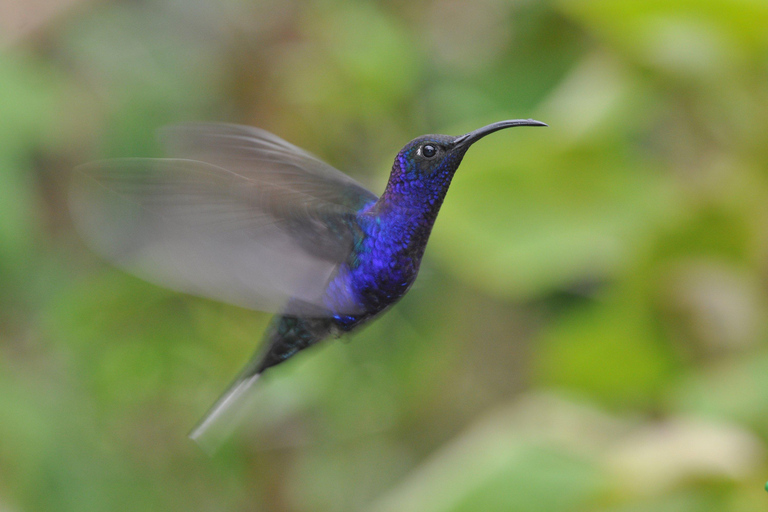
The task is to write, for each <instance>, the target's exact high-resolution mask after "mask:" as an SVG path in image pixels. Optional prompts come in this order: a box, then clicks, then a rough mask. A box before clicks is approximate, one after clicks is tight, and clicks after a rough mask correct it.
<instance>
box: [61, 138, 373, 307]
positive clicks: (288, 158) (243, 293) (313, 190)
mask: <svg viewBox="0 0 768 512" xmlns="http://www.w3.org/2000/svg"><path fill="white" fill-rule="evenodd" d="M165 135H166V140H167V141H168V144H169V149H170V151H171V153H172V154H175V155H187V156H188V158H172V159H124V160H111V161H105V162H97V163H94V164H90V165H87V166H84V167H82V168H80V169H78V171H79V172H77V173H76V176H75V179H74V181H73V196H72V210H73V213H74V216H75V219H76V222H77V224H78V226H79V228H80V229H81V231H82V232H83V234H84V235H85V237H86V238H87V239H88V240H89V241H90V242H91V244H92V245H93V247H94V248H95V249H96V250H97V251H98V252H100V253H101V254H103V255H105V256H106V257H108V258H109V259H111V260H113V261H114V262H115V263H116V264H118V265H119V266H121V267H122V268H124V269H126V270H128V271H130V272H132V273H135V274H137V275H139V276H141V277H143V278H145V279H148V280H150V281H153V282H156V283H159V284H161V285H164V286H168V287H170V288H173V289H176V290H180V291H184V292H187V293H192V294H195V295H200V296H205V297H210V298H213V299H217V300H221V301H224V302H230V303H233V304H237V305H241V306H244V307H248V308H252V309H260V310H265V311H285V306H286V303H287V301H288V299H289V298H294V299H299V300H298V301H296V300H294V301H292V302H291V303H292V304H302V302H303V303H304V304H303V305H301V306H298V305H297V306H296V307H297V308H298V307H301V308H303V309H302V310H301V311H288V312H293V313H303V314H307V312H308V311H311V310H313V308H312V306H319V307H321V308H322V307H324V305H325V304H324V302H323V300H322V295H323V291H324V290H325V286H326V284H327V282H328V280H329V279H330V278H331V277H332V276H333V274H334V272H335V271H336V270H337V268H338V265H339V264H340V263H341V262H343V261H344V260H345V259H346V258H347V256H348V255H349V253H350V251H351V250H352V247H353V245H354V243H355V238H356V237H358V236H359V228H358V226H357V224H356V222H355V220H354V219H355V213H356V212H357V210H359V209H360V208H361V207H362V206H364V205H366V204H369V203H370V202H373V201H375V200H376V196H375V195H374V194H372V193H371V192H369V191H367V190H366V189H365V188H363V187H362V186H361V185H359V184H357V183H356V182H355V181H354V180H352V179H351V178H349V177H347V176H346V175H344V174H342V173H341V172H339V171H337V170H336V169H334V168H332V167H330V166H328V165H327V164H325V163H323V162H321V161H320V160H318V159H316V158H314V157H313V156H311V155H309V154H308V153H306V152H304V151H302V150H301V149H299V148H296V147H295V146H292V145H290V144H288V143H287V142H285V141H283V140H281V139H279V138H278V137H275V136H274V135H271V134H268V133H267V132H262V131H260V130H256V129H250V128H245V127H238V126H231V125H189V126H182V127H177V128H171V129H168V130H167V131H166V134H165ZM339 299H340V300H341V304H340V305H338V307H339V309H340V312H346V313H354V312H356V311H357V307H356V305H355V303H354V301H353V300H352V299H351V298H345V297H340V298H339Z"/></svg>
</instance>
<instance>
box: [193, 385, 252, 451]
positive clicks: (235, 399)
mask: <svg viewBox="0 0 768 512" xmlns="http://www.w3.org/2000/svg"><path fill="white" fill-rule="evenodd" d="M260 376H261V373H255V374H250V375H248V374H246V375H240V376H238V378H237V379H235V382H233V383H232V385H231V386H230V387H229V389H227V391H226V392H225V393H224V394H223V395H221V397H220V398H219V399H218V400H217V401H216V403H215V404H213V406H212V407H211V408H210V409H209V410H208V412H207V413H206V414H205V416H203V419H202V420H200V422H199V423H198V424H197V426H195V428H193V429H192V431H191V432H190V433H189V438H190V439H192V440H193V441H195V442H196V443H197V444H198V445H199V446H200V447H201V448H202V449H203V450H204V451H205V452H207V453H208V454H209V455H212V454H213V453H214V452H216V450H217V449H218V448H219V446H221V443H222V442H224V440H225V439H226V438H227V437H228V436H229V434H231V433H232V431H233V430H234V428H235V427H236V426H237V424H238V423H239V422H240V420H241V419H242V417H243V412H244V411H245V409H246V405H248V402H249V398H250V394H249V393H248V390H250V389H251V387H252V386H253V384H254V383H255V382H256V381H257V380H258V379H259V377H260Z"/></svg>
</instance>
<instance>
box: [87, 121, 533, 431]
mask: <svg viewBox="0 0 768 512" xmlns="http://www.w3.org/2000/svg"><path fill="white" fill-rule="evenodd" d="M512 126H546V125H544V124H543V123H540V122H538V121H533V120H530V119H528V120H512V121H501V122H498V123H494V124H492V125H488V126H486V127H483V128H480V129H478V130H475V131H473V132H470V133H468V134H466V135H462V136H459V137H452V136H448V135H425V136H422V137H419V138H417V139H414V140H413V141H411V142H409V143H408V144H407V145H406V146H405V147H404V148H403V149H402V150H401V151H400V152H399V153H398V155H397V157H396V158H395V161H394V163H393V166H392V171H391V174H390V177H389V181H388V183H387V187H386V189H385V191H384V193H383V194H382V195H381V197H378V198H377V197H376V196H375V195H374V194H372V193H371V192H369V191H368V190H366V189H365V188H363V187H362V186H360V185H359V184H357V183H356V182H354V181H353V180H351V179H350V178H348V177H347V176H346V175H344V174H342V173H340V172H339V171H336V170H335V169H333V168H331V167H330V166H327V164H324V163H322V162H321V161H319V160H317V159H315V158H314V157H313V156H311V155H309V154H308V153H306V152H304V151H302V150H301V149H299V148H297V147H295V146H292V145H290V144H289V143H287V142H285V141H283V140H282V139H279V138H277V137H275V136H274V135H271V134H269V133H267V132H263V131H261V130H258V129H250V128H246V127H238V126H234V125H191V126H189V127H180V128H176V129H173V130H171V132H170V140H169V141H168V142H167V146H168V147H169V148H170V150H171V153H178V154H180V155H181V156H182V158H175V159H167V160H123V161H109V162H106V163H98V164H94V165H92V166H89V167H86V168H85V169H83V172H82V175H83V176H84V177H86V178H88V179H86V180H84V182H83V183H82V184H81V185H79V186H78V187H76V192H77V196H76V198H75V200H74V201H73V204H74V205H76V206H77V207H76V208H73V210H75V217H76V218H77V219H79V224H80V227H81V229H82V230H83V232H84V233H85V234H86V237H87V238H90V240H91V241H92V243H93V245H94V247H95V248H96V249H97V250H99V251H100V252H102V253H104V254H106V255H107V256H108V257H110V258H111V259H113V260H114V261H116V262H117V263H118V264H120V265H122V266H123V267H125V268H127V269H128V270H130V271H132V272H134V273H136V274H138V275H141V276H143V277H146V278H147V279H150V280H153V281H158V282H160V283H162V284H165V285H167V286H170V287H173V288H176V289H180V290H183V291H187V292H190V293H195V294H199V295H205V296H209V297H213V298H216V299H220V300H224V301H227V302H232V303H235V304H242V305H245V306H247V307H253V308H255V309H272V308H276V306H275V303H279V302H280V301H281V300H282V306H280V307H279V308H276V309H278V310H279V311H280V314H279V315H278V316H276V317H275V318H274V319H273V321H272V322H271V323H270V326H269V327H268V329H267V333H266V336H265V338H266V339H265V343H264V348H263V349H261V350H259V351H257V352H256V353H255V354H254V356H253V357H252V358H251V360H250V361H249V362H248V364H247V365H246V366H245V368H244V369H243V370H242V371H241V373H240V375H239V376H238V377H237V378H236V379H235V381H234V383H233V384H232V385H231V386H230V388H229V389H228V390H227V392H225V393H224V395H223V396H222V397H221V398H220V399H219V401H218V402H217V403H216V404H214V406H213V407H212V408H211V410H210V411H209V412H208V414H207V415H206V417H205V418H204V419H203V421H202V422H201V423H200V424H199V425H198V426H197V427H196V428H195V429H194V430H193V431H192V433H191V434H190V435H191V437H193V438H194V439H197V440H198V441H201V442H204V443H206V444H209V445H211V444H212V443H207V442H206V441H205V440H204V439H202V437H203V436H206V435H207V432H209V431H210V430H211V429H212V427H215V426H216V425H218V424H221V423H223V421H222V418H225V417H229V413H230V412H231V411H233V410H237V409H239V408H240V407H241V403H242V398H243V397H244V396H245V393H246V391H247V390H248V389H249V388H250V387H251V386H252V384H253V383H254V382H255V381H256V379H257V378H258V376H259V375H261V373H262V372H264V371H265V370H267V369H269V368H271V367H273V366H275V365H277V364H279V363H282V362H283V361H285V360H287V359H288V358H290V357H291V356H293V355H294V354H296V353H297V352H299V351H301V350H303V349H305V348H307V347H309V346H311V345H314V344H316V343H318V342H319V341H321V340H323V339H325V338H327V337H337V336H340V335H342V334H344V333H346V332H349V331H351V330H353V329H355V328H356V327H358V326H360V325H361V324H363V323H365V322H367V321H370V320H372V319H374V318H375V317H376V316H378V315H380V314H382V313H383V312H384V311H386V310H387V309H388V308H390V307H391V306H392V305H394V304H395V303H396V302H397V301H398V300H400V298H402V297H403V295H405V293H406V292H407V291H408V289H409V288H410V287H411V285H412V284H413V282H414V280H415V279H416V275H417V274H418V271H419V266H420V263H421V258H422V256H423V254H424V250H425V248H426V245H427V240H428V239H429V235H430V233H431V231H432V227H433V225H434V222H435V218H436V217H437V214H438V211H439V210H440V206H441V205H442V203H443V200H444V198H445V195H446V192H447V191H448V187H449V185H450V183H451V180H452V179H453V176H454V173H455V172H456V170H457V169H458V167H459V164H460V163H461V161H462V158H463V157H464V154H465V153H466V151H467V149H468V148H469V147H470V146H471V145H472V144H473V143H474V142H476V141H477V140H479V139H480V138H482V137H484V136H485V135H488V134H489V133H493V132H495V131H497V130H500V129H503V128H507V127H512ZM145 168H151V169H152V171H151V172H145V171H146V169H145ZM126 213H128V214H130V215H128V217H130V222H128V223H126V221H125V218H126ZM219 437H220V436H219ZM214 442H215V443H216V442H218V441H214Z"/></svg>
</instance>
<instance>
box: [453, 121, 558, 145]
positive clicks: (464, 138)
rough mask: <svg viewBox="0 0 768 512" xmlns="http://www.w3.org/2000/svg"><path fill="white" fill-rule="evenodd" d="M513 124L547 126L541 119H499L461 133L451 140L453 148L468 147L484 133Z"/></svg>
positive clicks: (484, 134)
mask: <svg viewBox="0 0 768 512" xmlns="http://www.w3.org/2000/svg"><path fill="white" fill-rule="evenodd" d="M513 126H549V125H548V124H546V123H542V122H541V121H534V120H533V119H510V120H509V121H499V122H497V123H493V124H489V125H488V126H483V127H482V128H478V129H477V130H475V131H473V132H469V133H467V134H465V135H461V136H460V137H457V138H456V140H455V141H454V142H453V143H454V144H455V146H454V148H459V147H463V148H468V147H469V146H471V145H472V144H474V143H475V142H477V141H478V140H480V139H482V138H483V137H485V136H486V135H489V134H491V133H493V132H497V131H499V130H503V129H504V128H511V127H513Z"/></svg>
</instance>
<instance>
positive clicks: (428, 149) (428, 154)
mask: <svg viewBox="0 0 768 512" xmlns="http://www.w3.org/2000/svg"><path fill="white" fill-rule="evenodd" d="M421 154H422V156H424V158H432V157H433V156H435V155H436V154H437V148H436V147H435V146H434V145H432V144H424V145H423V146H421Z"/></svg>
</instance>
